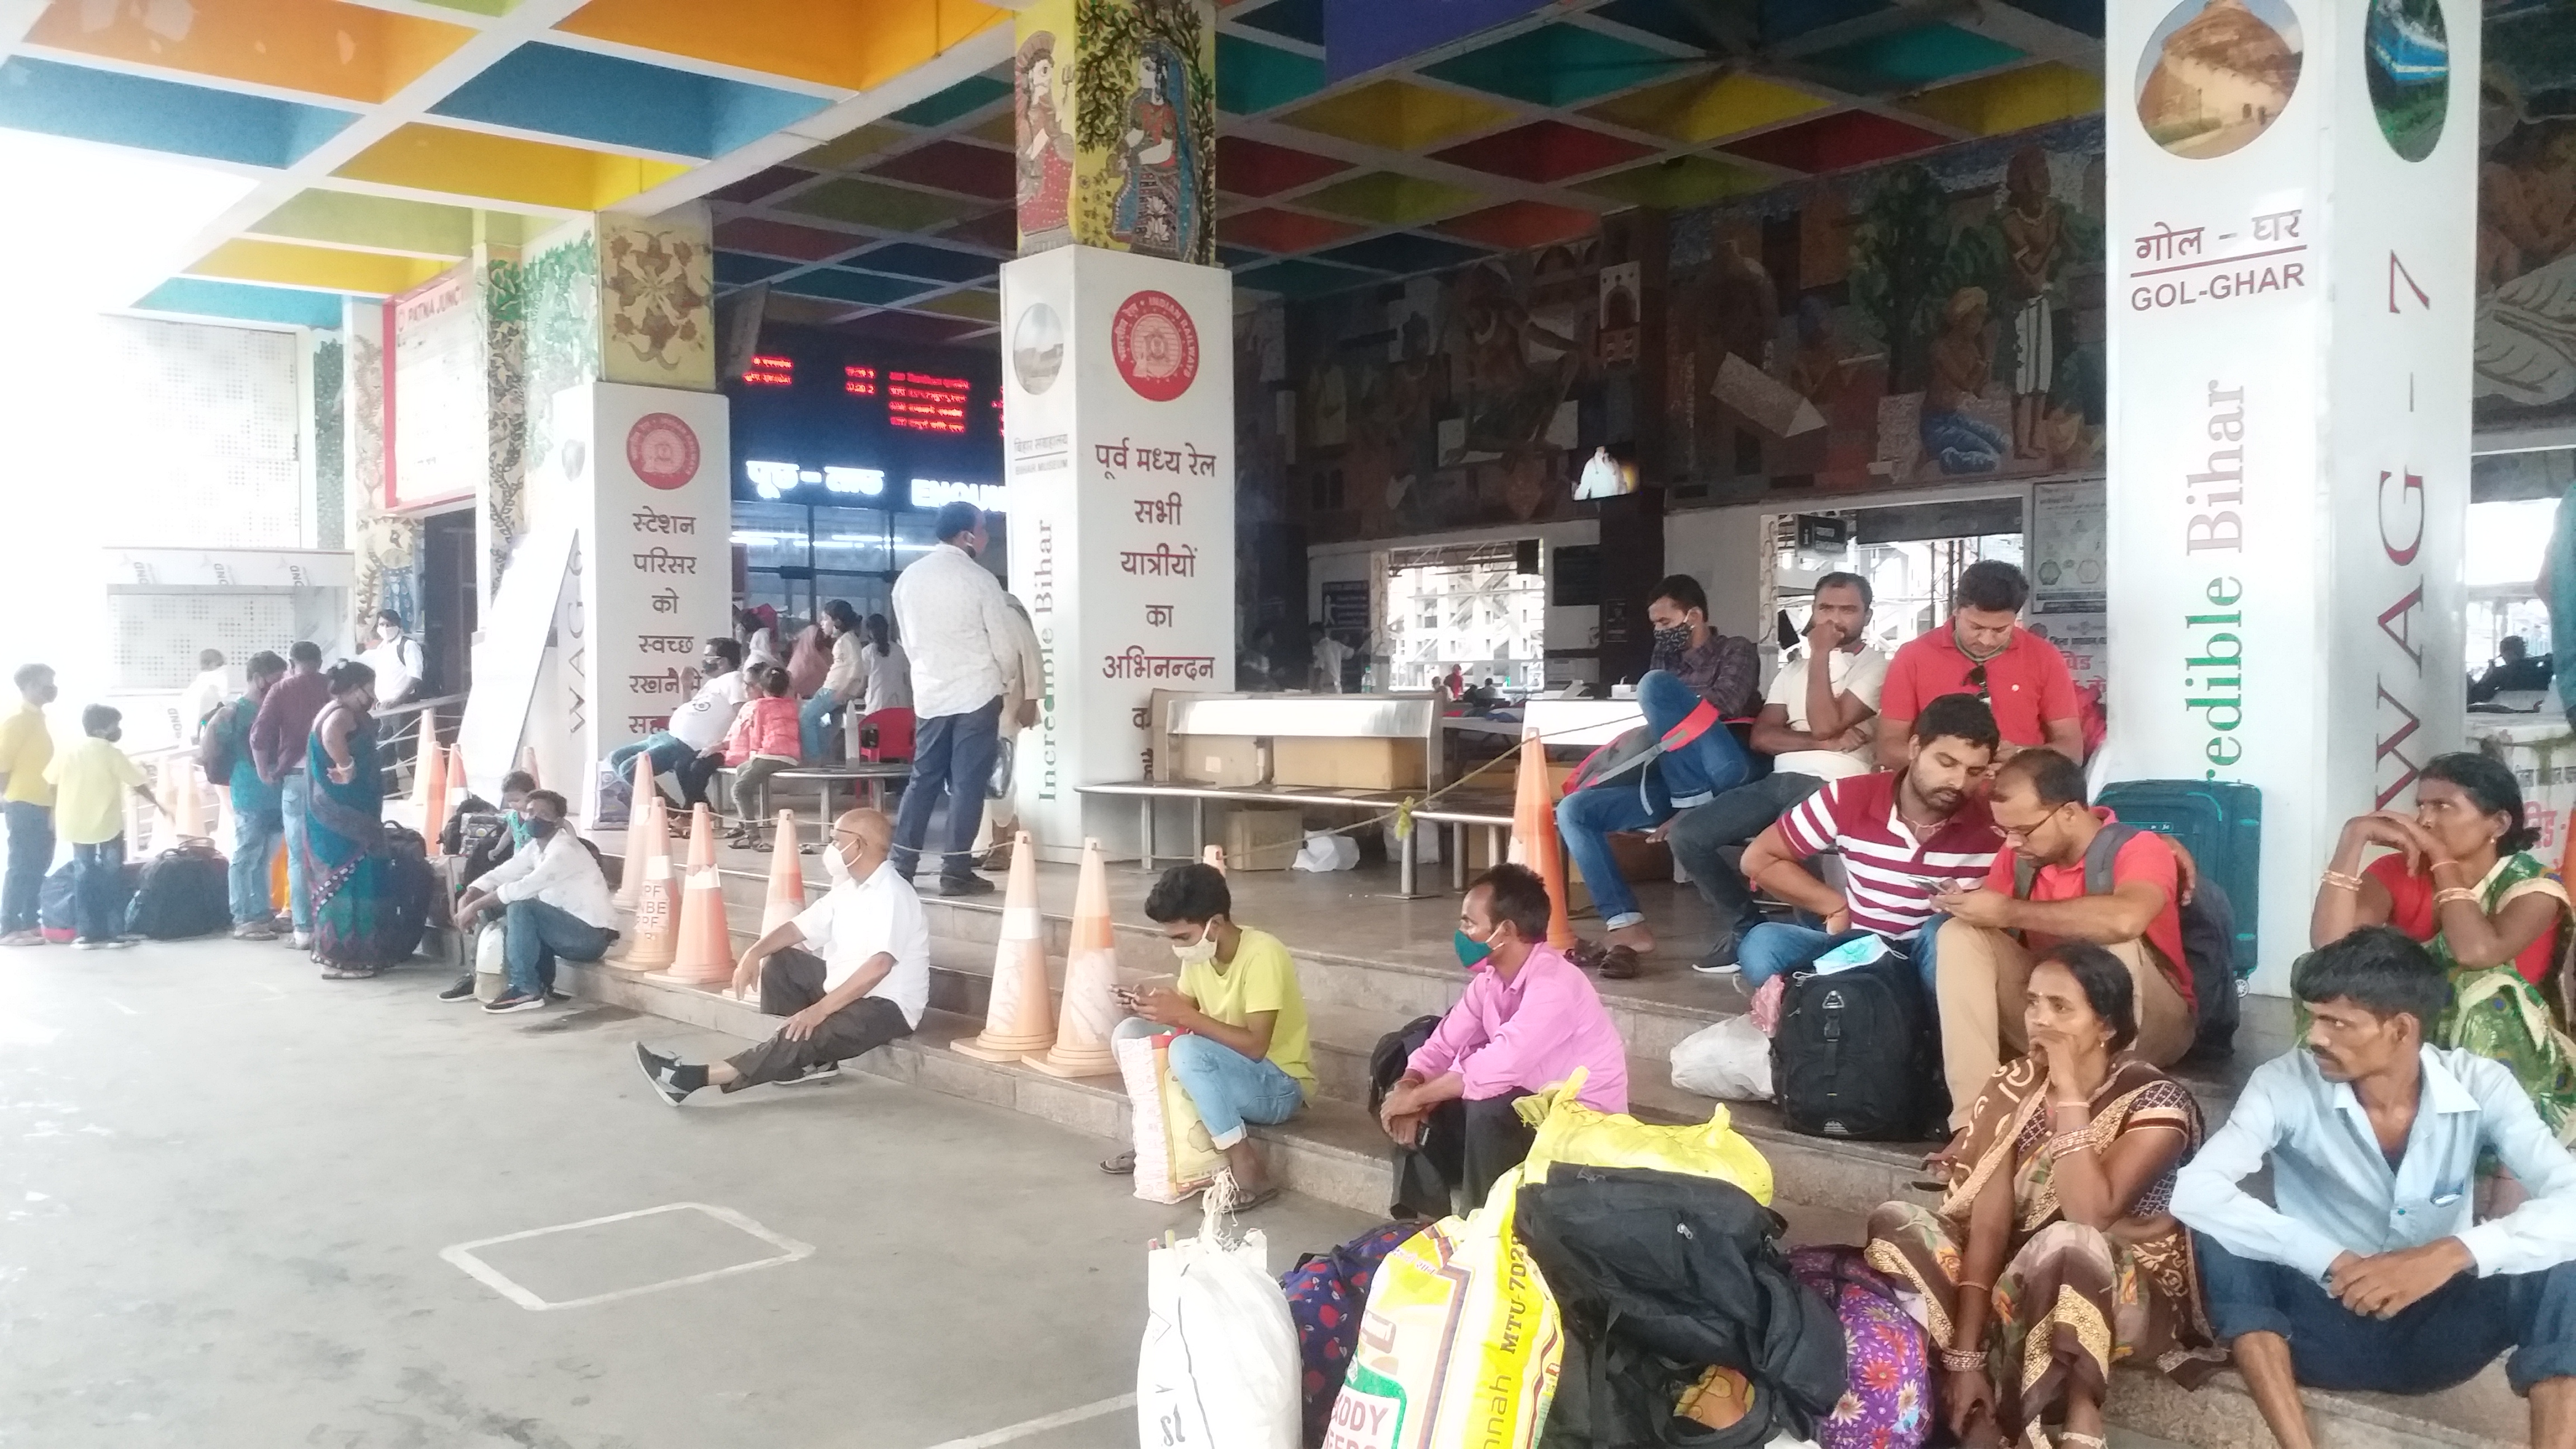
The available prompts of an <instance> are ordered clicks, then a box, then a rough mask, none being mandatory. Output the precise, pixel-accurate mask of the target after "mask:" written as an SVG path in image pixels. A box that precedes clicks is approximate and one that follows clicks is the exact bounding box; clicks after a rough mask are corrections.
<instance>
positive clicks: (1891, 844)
mask: <svg viewBox="0 0 2576 1449" xmlns="http://www.w3.org/2000/svg"><path fill="white" fill-rule="evenodd" d="M1999 743H2000V736H1998V735H1997V733H1996V731H1995V716H1994V712H1993V711H1992V710H1990V709H1988V708H1987V707H1986V706H1985V704H1984V702H1983V701H1981V700H1979V699H1978V698H1977V697H1976V696H1975V695H1972V694H1947V695H1943V696H1941V697H1940V698H1938V699H1935V700H1933V701H1931V702H1930V703H1928V704H1926V705H1925V706H1924V707H1923V712H1922V713H1921V714H1919V715H1917V716H1915V719H1914V732H1913V738H1912V739H1911V740H1910V741H1908V743H1907V746H1906V765H1905V768H1904V769H1903V770H1902V771H1899V772H1896V773H1885V772H1882V773H1878V774H1871V775H1853V776H1850V777H1849V778H1846V779H1841V780H1836V781H1834V782H1832V783H1831V784H1828V785H1826V786H1825V787H1824V788H1823V789H1821V790H1819V791H1817V792H1816V793H1815V794H1813V795H1810V796H1808V797H1807V798H1806V799H1805V800H1803V801H1801V802H1799V803H1798V805H1797V806H1796V807H1795V808H1793V809H1791V810H1790V811H1789V813H1788V814H1786V815H1783V816H1781V817H1780V818H1779V820H1778V821H1777V822H1775V823H1774V824H1772V826H1771V827H1770V828H1769V829H1767V830H1764V831H1763V832H1762V833H1761V834H1760V835H1758V836H1756V837H1754V840H1753V843H1752V844H1751V845H1749V846H1746V847H1745V849H1744V878H1745V879H1746V880H1747V881H1749V882H1751V883H1752V884H1754V885H1756V886H1759V887H1761V888H1762V889H1764V890H1767V891H1769V892H1770V893H1771V894H1772V895H1774V896H1777V897H1778V898H1779V899H1781V900H1784V901H1787V902H1788V903H1789V904H1790V905H1793V906H1795V907H1797V908H1798V909H1799V910H1801V911H1803V912H1806V913H1807V914H1809V915H1811V916H1815V917H1818V918H1821V919H1822V921H1823V922H1824V925H1823V928H1822V929H1818V928H1816V927H1812V926H1805V925H1790V924H1788V923H1785V922H1780V921H1766V922H1764V923H1762V924H1761V925H1758V926H1755V927H1753V928H1752V929H1751V930H1748V931H1746V932H1745V933H1744V936H1743V938H1742V940H1741V941H1740V942H1739V943H1738V945H1737V948H1736V963H1737V965H1738V966H1740V967H1741V968H1742V970H1743V972H1744V984H1745V985H1746V986H1747V987H1758V986H1760V985H1761V984H1762V983H1763V982H1765V981H1768V980H1770V979H1771V978H1772V977H1774V976H1777V975H1779V974H1781V973H1782V972H1784V971H1790V970H1794V969H1796V968H1798V967H1801V966H1804V965H1807V964H1808V963H1810V962H1812V961H1814V960H1815V959H1816V958H1817V957H1818V956H1821V955H1823V954H1824V953H1825V952H1827V951H1830V950H1832V949H1833V948H1834V947H1836V946H1839V945H1841V944H1843V943H1844V942H1846V941H1850V940H1854V939H1856V938H1858V937H1860V936H1863V935H1867V934H1872V933H1875V934H1877V935H1879V936H1882V937H1885V938H1886V940H1887V942H1888V944H1890V945H1892V946H1894V947H1896V948H1897V949H1898V950H1900V951H1902V952H1904V953H1906V955H1907V956H1909V957H1910V958H1911V959H1912V960H1913V962H1914V968H1915V971H1916V972H1917V973H1918V974H1919V975H1920V976H1921V977H1922V980H1923V992H1924V1000H1925V1001H1926V1002H1927V1003H1928V1002H1929V1001H1930V1000H1931V999H1932V939H1931V937H1930V935H1929V934H1928V933H1926V932H1925V931H1924V929H1923V926H1924V923H1925V922H1926V921H1929V920H1930V919H1931V918H1932V915H1933V905H1932V897H1933V893H1934V892H1935V891H1937V890H1943V889H1947V888H1949V887H1951V886H1954V885H1957V884H1960V883H1963V882H1972V881H1976V880H1979V879H1982V878H1983V877H1984V876H1985V874H1986V872H1987V870H1988V869H1989V868H1990V867H1991V866H1992V865H1993V864H1994V859H1995V853H1996V852H1997V851H1999V850H2001V849H2002V848H2003V835H2002V834H2001V832H1999V831H1997V830H1996V828H1995V822H1994V817H1993V816H1991V815H1989V814H1988V813H1987V811H1986V802H1985V800H1984V799H1983V798H1982V797H1981V796H1980V795H1979V794H1978V793H1977V790H1976V787H1977V783H1978V781H1979V780H1980V779H1982V778H1983V777H1984V775H1985V773H1986V767H1987V766H1988V765H1989V764H1991V763H1993V761H1994V757H1995V747H1996V746H1997V744H1999ZM1828 850H1831V851H1835V852H1838V853H1839V854H1840V855H1841V856H1842V860H1843V870H1844V874H1845V876H1846V877H1847V879H1848V885H1847V887H1846V889H1844V890H1841V891H1837V890H1835V889H1834V888H1833V887H1832V886H1829V885H1827V884H1825V883H1824V882H1823V881H1821V880H1818V879H1817V878H1816V877H1815V876H1813V875H1811V874H1809V873H1808V871H1807V867H1806V862H1807V860H1808V859H1809V858H1811V857H1813V856H1817V855H1821V854H1823V853H1824V852H1825V851H1828Z"/></svg>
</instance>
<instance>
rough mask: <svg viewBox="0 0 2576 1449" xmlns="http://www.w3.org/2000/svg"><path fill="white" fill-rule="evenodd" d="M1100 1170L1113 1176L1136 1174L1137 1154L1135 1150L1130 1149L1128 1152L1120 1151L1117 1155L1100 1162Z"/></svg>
mask: <svg viewBox="0 0 2576 1449" xmlns="http://www.w3.org/2000/svg"><path fill="white" fill-rule="evenodd" d="M1100 1170H1101V1171H1103V1172H1105V1173H1108V1174H1109V1175H1110V1176H1111V1177H1132V1176H1134V1175H1135V1172H1136V1154H1135V1152H1134V1150H1133V1149H1130V1150H1128V1151H1126V1152H1121V1153H1119V1154H1118V1155H1117V1156H1115V1157H1111V1158H1105V1159H1103V1160H1102V1161H1101V1164H1100Z"/></svg>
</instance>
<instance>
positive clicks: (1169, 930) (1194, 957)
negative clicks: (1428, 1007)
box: [1101, 865, 1315, 1210]
mask: <svg viewBox="0 0 2576 1449" xmlns="http://www.w3.org/2000/svg"><path fill="white" fill-rule="evenodd" d="M1145 914H1146V916H1147V917H1149V918H1150V919H1152V920H1153V922H1154V923H1155V924H1156V925H1158V926H1160V927H1162V928H1163V935H1164V937H1165V938H1166V939H1168V940H1169V941H1170V942H1171V943H1172V954H1173V955H1175V956H1177V957H1179V958H1180V961H1181V981H1180V989H1179V990H1177V991H1175V990H1172V989H1171V988H1169V987H1155V988H1152V989H1149V990H1146V991H1142V992H1133V993H1127V994H1126V1001H1127V1004H1128V1005H1129V1007H1130V1008H1131V1009H1133V1010H1134V1011H1135V1013H1136V1014H1137V1015H1138V1016H1140V1017H1143V1018H1144V1019H1145V1020H1147V1021H1150V1022H1153V1023H1155V1024H1156V1025H1158V1026H1166V1027H1174V1028H1178V1029H1179V1030H1180V1031H1182V1032H1184V1033H1186V1035H1183V1036H1180V1037H1177V1038H1175V1039H1174V1040H1173V1042H1172V1046H1171V1051H1170V1058H1171V1063H1172V1075H1173V1077H1174V1078H1176V1079H1178V1080H1179V1082H1180V1084H1181V1089H1182V1090H1183V1091H1185V1092H1188V1093H1189V1094H1190V1105H1192V1106H1194V1107H1196V1108H1197V1109H1198V1113H1199V1120H1200V1121H1202V1122H1205V1123H1206V1124H1207V1130H1208V1138H1209V1140H1211V1141H1213V1142H1214V1143H1215V1144H1216V1145H1217V1148H1218V1150H1220V1151H1222V1152H1224V1153H1225V1161H1226V1166H1227V1167H1228V1168H1230V1169H1232V1170H1233V1173H1234V1182H1235V1186H1236V1187H1238V1188H1240V1189H1241V1190H1242V1191H1243V1193H1244V1194H1245V1199H1244V1201H1243V1202H1241V1203H1239V1204H1238V1205H1237V1207H1238V1210H1240V1209H1244V1208H1254V1207H1259V1206H1260V1205H1261V1204H1263V1203H1266V1202H1268V1201H1270V1200H1271V1199H1272V1198H1274V1197H1277V1196H1278V1195H1279V1189H1278V1188H1277V1187H1276V1186H1273V1185H1272V1183H1271V1181H1270V1173H1269V1171H1268V1169H1266V1168H1265V1167H1263V1166H1262V1162H1261V1153H1260V1152H1259V1150H1258V1149H1256V1148H1255V1147H1254V1146H1253V1145H1252V1138H1251V1134H1250V1132H1249V1130H1248V1129H1247V1127H1246V1126H1245V1124H1247V1123H1254V1122H1258V1123H1261V1124H1264V1125H1272V1124H1276V1123H1280V1122H1285V1121H1287V1120H1288V1119H1289V1118H1290V1117H1293V1116H1295V1115H1296V1113H1297V1109H1298V1108H1299V1107H1302V1106H1304V1105H1305V1104H1306V1099H1307V1098H1308V1097H1309V1096H1312V1095H1313V1094H1314V1090H1315V1072H1314V1068H1313V1066H1312V1061H1313V1050H1312V1048H1311V1046H1310V1045H1309V1044H1308V1042H1307V1038H1306V998H1305V995H1304V994H1303V993H1302V992H1301V991H1299V990H1298V987H1297V963H1296V962H1294V961H1292V960H1290V959H1289V957H1288V948H1287V947H1286V946H1284V945H1282V944H1281V943H1280V940H1279V938H1278V937H1276V936H1273V935H1271V934H1270V933H1269V932H1267V931H1253V930H1247V929H1245V928H1244V927H1241V926H1238V925H1236V924H1235V923H1234V897H1233V895H1232V893H1230V892H1229V891H1228V890H1227V889H1226V885H1225V874H1224V872H1222V871H1219V870H1217V869H1216V868H1215V867H1213V866H1206V865H1182V866H1175V867H1173V868H1172V869H1170V870H1167V871H1165V872H1163V878H1162V879H1161V880H1158V881H1156V882H1154V889H1153V892H1152V893H1151V894H1150V895H1148V896H1146V897H1145ZM1101 1165H1102V1166H1103V1167H1105V1168H1108V1169H1109V1170H1110V1171H1113V1172H1120V1171H1133V1170H1134V1169H1135V1165H1136V1159H1135V1154H1134V1153H1132V1152H1131V1153H1127V1154H1124V1155H1123V1157H1120V1158H1112V1159H1111V1160H1110V1161H1108V1162H1105V1163H1103V1164H1101Z"/></svg>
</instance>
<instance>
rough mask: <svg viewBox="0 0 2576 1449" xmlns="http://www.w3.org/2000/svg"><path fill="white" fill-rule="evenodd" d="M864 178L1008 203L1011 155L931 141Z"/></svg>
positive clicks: (1010, 186) (874, 170)
mask: <svg viewBox="0 0 2576 1449" xmlns="http://www.w3.org/2000/svg"><path fill="white" fill-rule="evenodd" d="M867 174H869V175H871V176H883V177H886V178H887V179H889V180H893V181H908V182H911V183H912V184H913V185H915V186H936V187H938V188H939V189H940V190H942V191H957V192H963V193H964V194H966V195H968V196H980V197H982V198H984V199H985V200H987V201H1008V200H1010V199H1011V189H1012V175H1011V155H1010V153H1009V152H1007V151H995V150H991V149H989V148H987V147H983V146H968V145H965V144H963V143H961V142H957V141H933V142H931V143H930V144H929V145H927V146H924V147H922V148H921V149H919V150H917V151H906V152H904V153H903V154H902V155H900V156H897V157H894V158H892V159H890V160H887V161H885V162H882V163H880V164H878V165H876V166H874V167H871V168H870V169H869V171H868V173H867Z"/></svg>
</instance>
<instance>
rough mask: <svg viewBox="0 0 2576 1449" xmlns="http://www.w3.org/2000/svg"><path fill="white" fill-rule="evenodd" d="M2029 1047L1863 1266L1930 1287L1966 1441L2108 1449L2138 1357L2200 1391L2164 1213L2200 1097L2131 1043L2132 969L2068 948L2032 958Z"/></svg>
mask: <svg viewBox="0 0 2576 1449" xmlns="http://www.w3.org/2000/svg"><path fill="white" fill-rule="evenodd" d="M2023 1013H2024V1019H2025V1021H2026V1022H2027V1024H2028V1026H2029V1029H2030V1043H2031V1050H2030V1055H2029V1056H2027V1057H2024V1058H2022V1059H2021V1060H2019V1061H2016V1062H2009V1063H2006V1064H2005V1065H2004V1067H2003V1068H2002V1070H2000V1071H1998V1072H1996V1073H1995V1075H1994V1076H1993V1077H1992V1078H1991V1079H1989V1080H1988V1082H1987V1083H1986V1089H1985V1090H1984V1091H1983V1092H1981V1093H1979V1094H1978V1096H1977V1103H1976V1108H1975V1110H1974V1112H1973V1114H1972V1115H1971V1117H1970V1120H1969V1124H1968V1131H1967V1136H1966V1138H1965V1141H1964V1144H1963V1146H1962V1148H1961V1150H1960V1152H1959V1154H1958V1156H1957V1157H1956V1158H1955V1159H1953V1161H1952V1163H1951V1166H1950V1186H1949V1190H1948V1191H1947V1192H1945V1193H1944V1194H1943V1195H1942V1198H1941V1206H1940V1208H1939V1210H1938V1211H1933V1210H1928V1209H1925V1208H1923V1207H1921V1206H1919V1205H1917V1204H1914V1203H1907V1202H1891V1203H1888V1204H1886V1205H1885V1206H1883V1207H1881V1208H1879V1210H1878V1211H1877V1212H1875V1213H1873V1214H1871V1215H1870V1220H1869V1247H1868V1250H1867V1251H1868V1256H1869V1263H1870V1266H1871V1267H1873V1268H1876V1269H1878V1270H1879V1271H1880V1272H1882V1273H1885V1274H1888V1275H1889V1276H1890V1277H1893V1278H1897V1279H1900V1280H1902V1281H1904V1282H1905V1283H1908V1284H1910V1285H1911V1286H1912V1287H1914V1288H1915V1289H1916V1290H1917V1291H1919V1292H1921V1293H1922V1295H1923V1299H1924V1307H1925V1309H1926V1313H1927V1316H1928V1318H1929V1320H1930V1322H1929V1329H1930V1333H1931V1339H1932V1347H1933V1350H1934V1352H1935V1354H1936V1355H1937V1356H1938V1358H1939V1372H1938V1373H1937V1374H1936V1376H1935V1390H1934V1394H1935V1399H1936V1401H1937V1403H1938V1406H1939V1408H1940V1410H1941V1414H1942V1417H1943V1418H1944V1419H1945V1420H1947V1421H1948V1423H1949V1425H1950V1429H1951V1432H1952V1433H1954V1434H1957V1435H1958V1436H1959V1438H1960V1440H1961V1441H1962V1442H1964V1443H1967V1444H1970V1445H1979V1446H1991V1445H1997V1444H2002V1443H2011V1444H2015V1445H2021V1446H2028V1449H2047V1446H2048V1444H2049V1442H2050V1441H2049V1439H2048V1438H2047V1437H2046V1436H2045V1434H2044V1432H2043V1429H2042V1422H2043V1421H2044V1420H2046V1419H2051V1418H2060V1417H2062V1418H2063V1420H2064V1423H2065V1430H2064V1432H2062V1433H2060V1434H2059V1435H2058V1436H2057V1439H2056V1443H2057V1444H2058V1445H2060V1446H2062V1449H2103V1439H2102V1435H2103V1428H2102V1399H2103V1395H2104V1393H2105V1392H2106V1391H2107V1389H2108V1386H2109V1382H2110V1376H2111V1366H2112V1365H2113V1364H2114V1363H2117V1362H2119V1361H2120V1360H2122V1359H2136V1360H2139V1361H2141V1362H2144V1363H2148V1364H2151V1365H2153V1366H2154V1367H2155V1368H2156V1369H2158V1370H2159V1371H2161V1372H2163V1373H2164V1374H2166V1375H2167V1376H2168V1377H2170V1378H2172V1379H2173V1380H2174V1381H2175V1382H2177V1383H2180V1384H2182V1385H2183V1386H2184V1387H2185V1388H2196V1387H2198V1386H2199V1384H2200V1381H2201V1380H2202V1379H2203V1378H2206V1377H2207V1376H2208V1375H2209V1374H2210V1372H2211V1371H2213V1370H2214V1369H2216V1368H2217V1367H2218V1366H2219V1365H2220V1364H2221V1363H2223V1362H2224V1361H2225V1357H2226V1356H2225V1354H2224V1353H2223V1352H2222V1351H2221V1350H2219V1349H2217V1348H2215V1347H2213V1346H2212V1345H2211V1343H2210V1338H2209V1329H2208V1323H2207V1319H2206V1318H2205V1316H2204V1315H2203V1314H2202V1311H2201V1305H2200V1280H2199V1273H2198V1272H2197V1270H2196V1269H2195V1268H2194V1266H2193V1263H2192V1254H2191V1234H2190V1233H2189V1232H2187V1231H2185V1230H2184V1228H2183V1226H2182V1225H2181V1224H2180V1223H2178V1222H2176V1221H2175V1220H2174V1218H2173V1217H2172V1215H2171V1214H2169V1213H2167V1212H2166V1210H2165V1205H2166V1203H2167V1202H2168V1201H2169V1200H2170V1199H2171V1197H2172V1194H2173V1178H2174V1169H2175V1168H2177V1167H2179V1166H2181V1164H2182V1162H2183V1159H2184V1158H2186V1157H2188V1156H2189V1155H2190V1154H2191V1151H2192V1149H2193V1148H2195V1147H2197V1146H2198V1145H2199V1144H2200V1135H2201V1124H2200V1108H2199V1105H2198V1104H2197V1103H2195V1102H2194V1101H2193V1100H2192V1096H2191V1093H2190V1092H2188V1091H2186V1090H2184V1089H2183V1088H2182V1086H2181V1085H2180V1084H2178V1083H2176V1082H2175V1081H2174V1080H2173V1079H2172V1078H2171V1077H2168V1076H2166V1075H2165V1074H2164V1073H2162V1072H2160V1071H2158V1070H2156V1069H2155V1068H2154V1067H2151V1066H2149V1065H2147V1064H2146V1063H2145V1062H2142V1061H2139V1060H2137V1059H2136V1058H2134V1057H2130V1056H2127V1055H2125V1054H2124V1051H2125V1048H2127V1047H2128V1045H2129V1044H2130V1042H2132V1041H2133V1040H2135V1039H2136V1037H2137V1034H2138V1021H2137V999H2136V995H2135V989H2134V988H2133V987H2132V986H2131V985H2130V982H2129V973H2128V971H2127V969H2126V968H2125V967H2123V966H2121V964H2120V963H2119V961H2118V960H2117V959H2116V958H2114V957H2113V956H2112V955H2111V954H2110V953H2109V952H2107V951H2105V950H2103V949H2102V948H2101V947H2099V946H2095V945H2091V944H2088V943H2085V942H2081V941H2070V942H2066V943H2064V944H2061V945H2059V946H2058V947H2057V948H2056V949H2054V950H2052V951H2050V952H2049V953H2047V954H2046V955H2044V956H2042V957H2040V958H2039V960H2038V961H2037V963H2035V964H2034V965H2033V967H2032V969H2031V973H2030V989H2029V995H2028V997H2027V998H2026V1005H2025V1006H2024V1008H2023Z"/></svg>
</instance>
